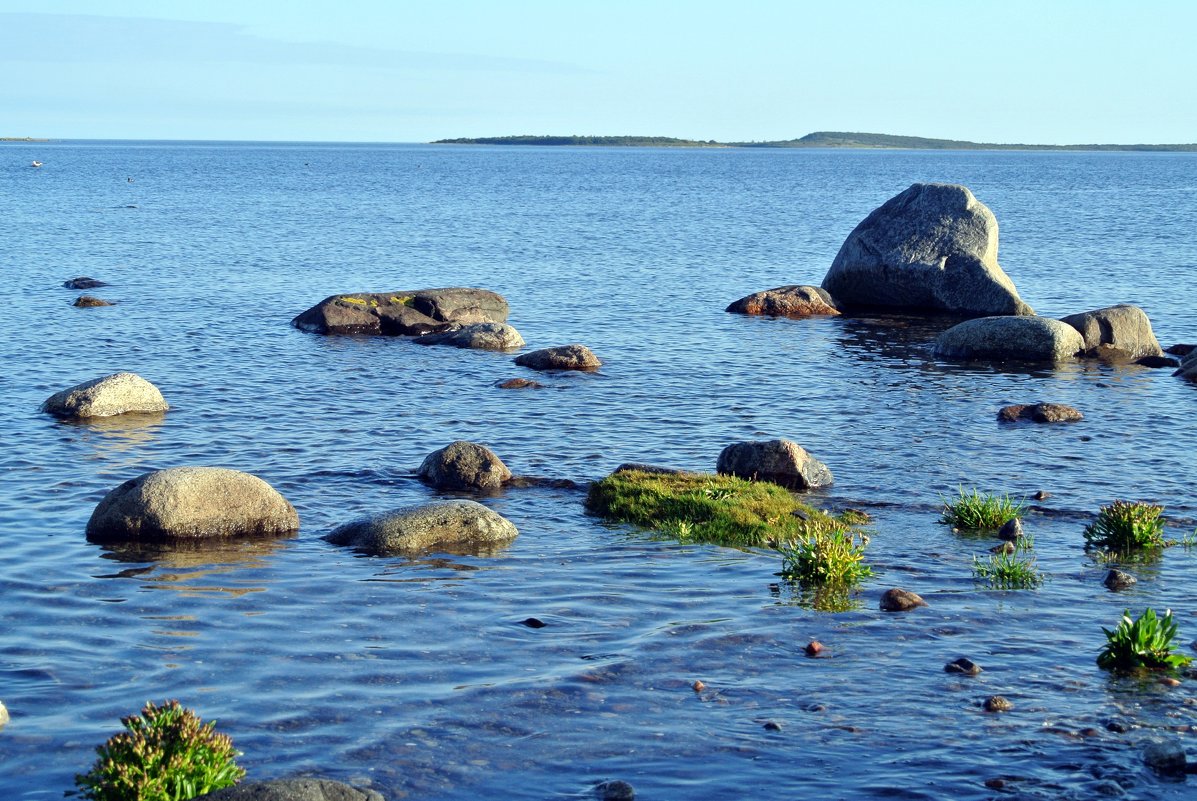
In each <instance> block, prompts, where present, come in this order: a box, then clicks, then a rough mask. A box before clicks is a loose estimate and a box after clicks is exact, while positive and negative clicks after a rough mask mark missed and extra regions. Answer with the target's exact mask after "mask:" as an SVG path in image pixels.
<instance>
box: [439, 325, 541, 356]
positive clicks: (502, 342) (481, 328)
mask: <svg viewBox="0 0 1197 801" xmlns="http://www.w3.org/2000/svg"><path fill="white" fill-rule="evenodd" d="M416 344H417V345H449V346H451V347H454V348H469V349H472V350H515V349H516V348H522V347H523V346H524V344H525V343H524V338H523V337H522V336H520V332H519V331H516V330H515V329H514V328H512V327H511V326H509V325H507V323H472V324H470V325H464V326H462V327H461V328H456V329H453V330H451V331H443V332H441V333H437V334H425V335H424V336H422V337H418V338H417V339H416Z"/></svg>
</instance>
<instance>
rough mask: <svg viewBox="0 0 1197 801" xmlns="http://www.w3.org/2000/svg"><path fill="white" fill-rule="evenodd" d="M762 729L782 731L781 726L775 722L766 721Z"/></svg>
mask: <svg viewBox="0 0 1197 801" xmlns="http://www.w3.org/2000/svg"><path fill="white" fill-rule="evenodd" d="M761 728H762V729H764V730H765V731H781V724H780V723H778V722H777V721H775V720H766V721H765V723H764V725H763V726H761Z"/></svg>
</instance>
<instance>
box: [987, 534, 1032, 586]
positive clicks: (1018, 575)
mask: <svg viewBox="0 0 1197 801" xmlns="http://www.w3.org/2000/svg"><path fill="white" fill-rule="evenodd" d="M1033 547H1034V541H1033V540H1032V539H1031V538H1030V537H1022V538H1020V539H1019V540H1018V542H1016V543H1015V544H1014V550H1013V551H1005V550H1003V551H998V552H996V553H993V554H990V556H989V557H988V558H984V559H983V558H981V557H979V556H974V557H973V577H974V578H977V579H983V580H985V581H987V582H989V585H990V586H991V587H996V588H998V589H1003V590H1028V589H1034V588H1035V587H1038V586H1039V585H1040V584H1042V583H1043V582H1044V580H1045V576H1044V575H1043V573H1041V572H1040V571H1039V570H1038V569H1037V568H1036V564H1035V562H1036V560H1035V555H1034V554H1033V553H1031V549H1032V548H1033Z"/></svg>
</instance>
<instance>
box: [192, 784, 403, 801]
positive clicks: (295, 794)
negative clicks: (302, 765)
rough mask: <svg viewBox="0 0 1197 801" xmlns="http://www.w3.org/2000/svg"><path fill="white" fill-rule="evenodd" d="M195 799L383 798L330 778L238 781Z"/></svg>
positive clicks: (323, 800)
mask: <svg viewBox="0 0 1197 801" xmlns="http://www.w3.org/2000/svg"><path fill="white" fill-rule="evenodd" d="M195 801H384V798H383V796H382V794H381V793H379V792H377V791H375V790H367V789H361V788H358V787H353V786H351V785H348V784H344V783H342V782H335V781H332V780H331V779H275V780H274V781H267V782H241V783H240V784H235V785H233V786H232V787H225V788H224V789H223V790H213V791H212V792H210V793H206V794H204V795H200V796H196V797H195Z"/></svg>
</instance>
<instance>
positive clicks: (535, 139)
mask: <svg viewBox="0 0 1197 801" xmlns="http://www.w3.org/2000/svg"><path fill="white" fill-rule="evenodd" d="M432 144H434V145H549V146H592V147H594V146H597V147H757V148H808V147H834V148H859V149H888V150H1123V151H1162V152H1188V153H1192V152H1197V143H1191V144H1173V145H1167V144H1165V145H1149V144H1132V145H1109V144H1107V145H1100V144H1089V145H1028V144H997V143H994V142H969V141H966V140H962V139H932V138H928V137H924V136H897V135H894V134H878V133H852V132H845V131H816V132H814V133H809V134H807V135H806V136H802V137H799V138H797V139H783V140H774V141H764V142H717V141H715V140H714V139H708V140H706V141H703V140H701V139H678V138H675V137H672V136H532V135H520V136H484V137H477V138H466V137H461V138H457V139H438V140H437V141H435V142H433V143H432Z"/></svg>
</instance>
